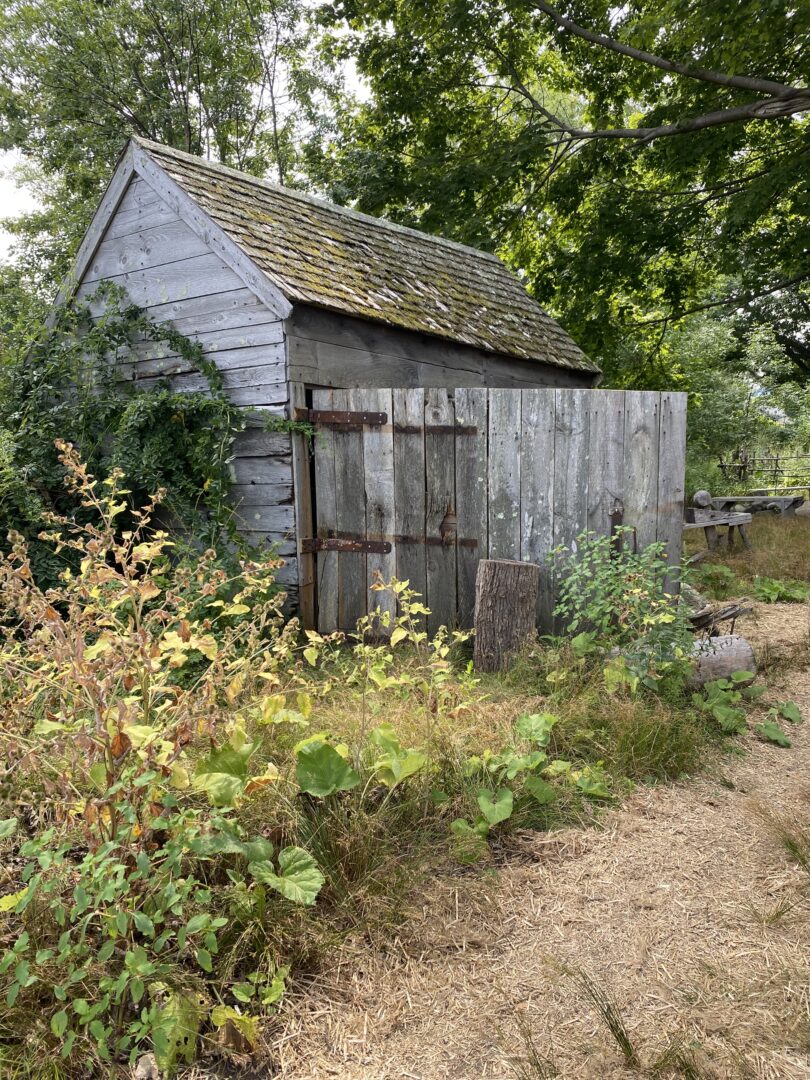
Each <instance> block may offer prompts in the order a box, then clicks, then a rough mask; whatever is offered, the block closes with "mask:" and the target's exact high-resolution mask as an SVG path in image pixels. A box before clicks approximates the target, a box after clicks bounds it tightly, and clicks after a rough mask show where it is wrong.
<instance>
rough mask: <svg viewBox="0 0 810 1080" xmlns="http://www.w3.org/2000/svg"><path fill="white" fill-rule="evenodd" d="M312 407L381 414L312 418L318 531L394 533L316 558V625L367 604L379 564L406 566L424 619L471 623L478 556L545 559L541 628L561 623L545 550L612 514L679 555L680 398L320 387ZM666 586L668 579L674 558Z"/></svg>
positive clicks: (348, 536) (391, 571)
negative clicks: (346, 423)
mask: <svg viewBox="0 0 810 1080" xmlns="http://www.w3.org/2000/svg"><path fill="white" fill-rule="evenodd" d="M313 405H314V407H315V408H316V409H323V410H326V411H331V410H340V411H342V410H345V409H349V410H353V411H355V412H372V413H384V414H385V421H384V422H383V423H382V424H380V425H377V426H374V425H370V424H365V425H363V426H360V425H354V426H353V427H340V426H329V425H327V424H324V425H321V426H320V427H319V428H318V429H317V430H316V435H315V440H314V455H315V497H314V507H315V514H314V517H315V522H314V525H315V530H316V531H315V535H316V536H318V537H319V538H321V539H323V540H326V539H330V538H337V539H344V540H369V541H375V542H378V543H379V542H380V541H382V542H383V543H385V544H390V550H389V551H385V552H381V553H380V554H376V553H375V554H372V553H364V552H362V551H356V550H354V551H353V550H343V551H335V550H331V551H326V550H325V551H321V552H319V553H318V554H317V556H316V565H315V571H314V573H315V580H316V582H317V605H313V609H314V607H315V606H317V625H318V628H319V629H320V630H321V631H322V632H329V631H332V630H334V629H336V628H337V629H342V630H350V629H352V628H353V627H354V624H355V622H356V620H357V618H358V617H360V616H361V615H365V614H367V613H371V612H373V610H374V609H375V607H376V606H377V604H378V603H380V594H379V593H376V592H372V591H371V586H372V585H373V584H374V581H375V577H376V576H377V574H378V573H379V574H381V575H382V576H383V578H385V579H389V578H390V577H391V576H392V575H395V576H397V577H398V578H400V579H401V580H402V579H405V578H407V579H409V580H410V582H411V584H412V586H413V587H414V588H416V589H417V590H418V591H419V592H420V593H421V594H422V596H423V597H424V598H425V602H426V603H427V606H428V607H429V608H430V610H431V615H430V617H429V619H428V627H429V628H430V629H431V630H435V629H436V628H438V626H440V625H441V624H443V623H445V624H454V623H459V624H460V625H462V626H470V625H472V614H473V604H474V599H475V575H476V569H477V566H478V562H479V560H480V559H482V558H490V559H516V560H523V561H529V562H534V563H538V564H539V565H540V567H541V587H540V596H539V603H538V610H537V621H538V626H539V627H540V628H541V629H542V630H543V631H544V632H548V631H551V630H560V629H561V625H560V623H559V621H555V619H554V617H553V611H554V607H555V604H556V595H557V584H556V582H555V580H554V566H553V562H552V561H550V560H549V555H550V553H551V552H552V551H553V550H554V549H555V548H557V547H565V548H568V549H569V550H574V548H575V542H576V539H577V537H578V536H579V535H580V534H581V533H583V532H586V531H588V532H591V533H595V534H596V535H601V536H606V535H609V534H610V533H611V531H612V529H613V526H614V525H615V524H618V523H619V521H621V522H622V523H623V524H624V525H625V526H627V527H628V528H631V529H635V531H636V540H637V542H638V545H639V546H644V547H646V546H647V545H649V544H652V543H660V544H661V545H662V547H663V550H664V551H665V553H666V556H667V559H668V561H669V564H670V565H671V566H672V567H673V568H675V567H677V566H678V564H679V561H680V556H681V533H682V529H683V498H684V494H683V493H684V480H683V478H684V468H685V446H686V443H685V431H686V395H685V394H678V393H657V392H651V391H644V392H642V391H629V390H628V391H623V390H590V389H570V388H567V387H565V388H558V389H545V388H542V387H541V388H535V389H530V390H515V389H508V388H494V389H486V388H472V389H470V388H460V389H455V390H451V389H445V388H440V387H434V388H430V389H413V390H396V389H395V390H351V391H343V390H327V389H321V390H316V391H314V393H313ZM671 580H672V584H675V583H676V580H677V577H676V574H675V572H674V569H673V575H672V579H671Z"/></svg>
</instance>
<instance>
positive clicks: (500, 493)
mask: <svg viewBox="0 0 810 1080" xmlns="http://www.w3.org/2000/svg"><path fill="white" fill-rule="evenodd" d="M520 395H521V391H519V390H490V391H489V556H488V557H489V558H490V559H519V558H520Z"/></svg>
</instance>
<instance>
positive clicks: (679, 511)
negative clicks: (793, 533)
mask: <svg viewBox="0 0 810 1080" xmlns="http://www.w3.org/2000/svg"><path fill="white" fill-rule="evenodd" d="M685 472H686V394H678V393H663V394H661V422H660V426H659V441H658V522H657V527H656V537H657V539H658V540H659V542H661V543H663V544H665V545H666V553H667V560H668V562H669V564H670V566H671V567H672V568H673V569H672V571H671V572H670V573H669V574H668V575H667V589H668V590H670V591H671V590H673V589H677V585H678V575H677V572H676V570H675V567H677V566H678V564H679V563H680V559H681V541H682V538H683V508H684V495H685V491H684V487H685ZM730 533H731V530H729V535H730Z"/></svg>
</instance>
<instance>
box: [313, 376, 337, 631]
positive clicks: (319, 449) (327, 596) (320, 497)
mask: <svg viewBox="0 0 810 1080" xmlns="http://www.w3.org/2000/svg"><path fill="white" fill-rule="evenodd" d="M312 407H313V408H315V409H334V408H335V404H334V394H333V392H332V391H331V390H315V391H313V394H312ZM312 452H313V454H314V456H315V532H314V534H313V535H315V536H318V537H320V538H321V539H327V538H328V537H334V536H335V535H336V534H337V488H336V484H337V481H336V477H335V438H334V433H333V431H332V430H331V428H320V429H319V430H318V431H317V432H316V433H315V436H314V439H313V448H312ZM316 584H317V587H316V602H317V607H318V630H319V631H320V632H321V633H322V634H331V633H332V632H333V631H334V630H337V629H338V553H337V552H336V551H319V552H318V555H317V562H316Z"/></svg>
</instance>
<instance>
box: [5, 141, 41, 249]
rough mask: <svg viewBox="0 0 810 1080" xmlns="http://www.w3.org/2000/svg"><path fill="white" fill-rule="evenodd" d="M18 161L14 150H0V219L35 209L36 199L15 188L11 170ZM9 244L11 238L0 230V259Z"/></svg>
mask: <svg viewBox="0 0 810 1080" xmlns="http://www.w3.org/2000/svg"><path fill="white" fill-rule="evenodd" d="M19 161H20V156H19V154H18V153H17V151H16V150H6V151H3V150H0V218H6V217H17V215H18V214H22V213H24V212H25V211H26V210H34V209H35V208H36V205H37V203H36V199H34V198H33V197H32V195H31V194H30V193H29V192H28V191H26V190H25V189H24V188H19V187H17V185H16V183H15V182H14V178H13V176H10V175H9V172H10V170H11V169H13V168H14V166H15V165H16V164H18V163H19ZM10 244H11V237H10V236H9V234H8V233H7V232H6V231H5V229H2V228H0V259H5V258H6V256H7V255H8V249H9V246H10Z"/></svg>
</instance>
